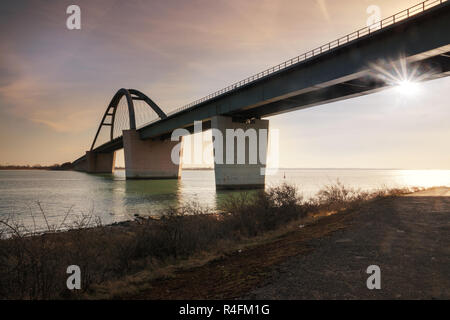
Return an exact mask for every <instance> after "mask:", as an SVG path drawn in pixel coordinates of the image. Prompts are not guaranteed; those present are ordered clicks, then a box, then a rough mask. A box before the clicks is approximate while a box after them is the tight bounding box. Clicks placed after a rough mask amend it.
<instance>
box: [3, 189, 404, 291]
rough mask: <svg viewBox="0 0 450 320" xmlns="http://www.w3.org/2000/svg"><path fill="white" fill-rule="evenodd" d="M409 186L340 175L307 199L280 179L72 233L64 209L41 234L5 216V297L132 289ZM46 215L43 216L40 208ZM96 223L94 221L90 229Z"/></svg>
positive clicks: (82, 222)
mask: <svg viewBox="0 0 450 320" xmlns="http://www.w3.org/2000/svg"><path fill="white" fill-rule="evenodd" d="M410 191H411V190H407V189H396V190H387V189H383V190H380V191H378V192H374V193H367V192H361V191H357V190H353V189H350V188H347V187H345V186H344V185H342V184H341V183H340V182H339V181H338V182H337V183H336V184H335V185H332V186H327V187H325V188H324V189H322V190H321V191H320V192H319V193H318V195H317V197H316V198H314V199H313V200H308V201H304V200H303V199H302V197H301V196H300V195H299V192H298V190H297V189H296V188H295V187H293V186H290V185H286V184H283V185H281V186H279V187H275V188H271V189H269V190H266V191H261V192H257V193H241V194H239V195H238V196H230V197H229V198H228V199H227V200H226V201H225V202H224V203H223V205H222V207H221V208H219V209H220V210H218V212H219V213H218V212H210V211H209V210H207V209H204V208H202V207H200V206H198V205H195V204H191V205H187V206H182V207H176V208H175V207H172V208H168V209H167V211H166V212H165V214H164V215H163V216H162V217H161V218H160V219H150V218H149V219H140V220H139V221H136V222H133V223H127V224H126V225H122V226H99V224H100V223H99V222H98V221H95V220H93V219H92V218H91V217H89V216H84V217H82V218H81V219H79V220H78V221H77V222H76V223H72V225H71V226H67V225H66V226H65V227H66V228H67V227H69V229H70V230H69V231H67V232H57V231H58V228H61V227H62V226H63V224H64V221H66V219H67V216H68V215H69V213H67V215H66V217H65V218H64V221H63V223H62V224H60V225H59V226H50V225H47V227H48V230H47V232H46V233H43V234H40V233H38V232H36V231H35V230H34V231H30V230H27V229H25V228H24V226H23V225H17V224H14V223H13V222H11V221H8V220H6V221H0V224H1V225H2V226H3V227H2V228H1V229H0V236H1V235H3V236H4V235H5V234H8V237H7V238H6V239H3V240H1V241H0V298H3V299H67V298H75V299H76V298H80V297H85V296H86V294H89V293H90V292H92V290H93V288H96V292H97V293H96V294H97V296H98V297H111V292H112V291H114V287H117V286H118V285H119V286H120V287H122V288H123V287H124V286H127V287H128V289H129V290H133V287H135V286H136V285H137V283H142V282H143V281H144V280H148V279H153V278H155V277H164V276H167V275H168V273H170V270H171V268H170V267H169V266H174V265H177V264H179V263H180V261H184V263H185V265H186V262H188V263H190V264H191V265H199V264H202V263H204V262H205V261H208V260H211V259H213V258H217V257H218V256H220V254H221V252H222V253H223V252H226V251H233V250H236V249H237V248H239V247H241V246H243V245H245V246H250V245H251V244H252V241H253V243H254V242H255V241H256V240H257V241H264V239H265V237H266V236H267V235H268V234H269V235H276V234H277V232H278V233H280V232H281V231H283V230H287V229H289V228H290V227H292V226H293V225H295V224H296V223H298V221H303V220H304V219H306V218H307V217H310V216H311V215H317V214H320V213H321V212H329V211H339V210H344V209H348V208H354V207H357V206H359V205H361V204H363V203H366V202H367V201H372V200H374V199H378V198H381V197H387V196H392V195H397V194H400V193H407V192H410ZM69 212H70V210H69ZM41 214H43V215H44V217H45V214H44V212H43V210H42V211H41ZM93 225H94V226H97V227H94V228H88V227H92V226H93ZM280 230H281V231H280ZM230 248H232V249H230ZM74 264H75V265H78V266H79V267H80V269H81V275H82V290H80V291H69V290H68V289H67V288H66V279H67V277H68V275H67V274H66V268H67V267H68V266H69V265H74ZM162 270H165V271H162ZM120 279H121V280H120ZM113 280H114V281H115V282H114V281H113ZM119 280H120V281H119ZM106 282H109V283H113V282H114V283H115V284H114V285H110V286H109V287H108V286H107V285H106V286H103V290H106V289H105V288H108V289H107V290H106V291H108V292H109V293H107V292H106V291H105V292H103V295H102V292H101V290H100V291H99V289H98V284H105V283H106Z"/></svg>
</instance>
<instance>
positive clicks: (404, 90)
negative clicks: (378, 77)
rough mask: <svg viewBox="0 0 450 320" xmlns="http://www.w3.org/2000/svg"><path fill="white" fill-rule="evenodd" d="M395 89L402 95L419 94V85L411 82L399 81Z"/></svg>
mask: <svg viewBox="0 0 450 320" xmlns="http://www.w3.org/2000/svg"><path fill="white" fill-rule="evenodd" d="M395 89H396V90H397V92H399V93H401V94H403V95H415V94H417V93H418V92H419V89H420V86H419V83H417V82H414V81H411V80H401V81H399V82H398V83H397V84H396V87H395Z"/></svg>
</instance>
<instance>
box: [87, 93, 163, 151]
mask: <svg viewBox="0 0 450 320" xmlns="http://www.w3.org/2000/svg"><path fill="white" fill-rule="evenodd" d="M124 96H125V97H126V99H127V105H128V116H129V119H130V129H136V116H135V111H134V103H133V100H142V101H145V102H146V103H147V105H148V106H149V107H150V108H152V109H153V111H155V112H156V114H157V115H158V116H159V118H160V119H165V118H167V115H166V114H165V113H164V112H163V111H162V110H161V108H160V107H158V105H157V104H156V103H155V102H154V101H153V100H152V99H150V98H149V97H147V96H146V95H145V94H143V93H142V92H140V91H138V90H136V89H124V88H122V89H120V90H118V91H117V92H116V94H115V95H114V96H113V98H112V99H111V102H110V103H109V105H108V108H106V111H105V113H104V114H103V117H102V121H101V122H100V125H99V126H98V129H97V133H96V134H95V138H94V141H93V142H92V145H91V149H90V150H91V151H92V149H94V146H95V142H96V141H97V138H98V135H99V134H100V130H101V129H102V127H103V126H109V127H111V131H110V140H113V138H114V136H113V135H114V124H115V119H116V111H117V106H118V105H119V102H120V99H122V97H124ZM107 117H111V118H110V122H107Z"/></svg>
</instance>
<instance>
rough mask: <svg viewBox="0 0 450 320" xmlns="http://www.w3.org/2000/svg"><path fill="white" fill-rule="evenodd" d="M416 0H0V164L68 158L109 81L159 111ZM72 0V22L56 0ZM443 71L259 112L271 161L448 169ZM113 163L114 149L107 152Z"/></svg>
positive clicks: (76, 151) (449, 131) (103, 103)
mask: <svg viewBox="0 0 450 320" xmlns="http://www.w3.org/2000/svg"><path fill="white" fill-rule="evenodd" d="M417 2H418V0H398V1H391V0H340V1H335V0H296V1H292V0H289V1H288V0H277V1H275V0H251V1H248V0H219V1H208V0H204V1H203V0H198V1H187V0H183V1H171V0H165V1H150V0H128V1H118V0H117V1H116V0H104V1H103V0H96V1H78V0H71V1H62V0H61V1H46V0H41V1H25V0H22V1H10V0H8V1H1V3H0V39H1V41H0V150H1V151H0V164H21V165H24V164H29V165H33V164H38V163H39V164H42V165H48V164H53V163H62V162H66V161H72V160H74V159H76V158H78V157H79V156H81V155H82V154H84V152H85V151H86V150H88V149H89V147H90V144H91V143H92V140H93V137H94V135H95V132H96V130H97V126H98V124H99V122H100V120H101V117H102V115H103V113H104V111H105V109H106V107H107V105H108V103H109V101H110V99H111V97H112V96H113V94H114V93H115V92H116V91H117V90H118V89H119V88H122V87H125V88H135V89H138V90H140V91H142V92H144V93H146V94H147V95H148V96H150V97H151V98H152V99H153V100H154V101H155V102H156V103H157V104H158V105H159V106H160V107H161V108H162V109H163V110H165V111H166V112H168V111H170V110H173V109H175V108H177V107H180V106H182V105H184V104H187V103H189V102H191V101H194V100H196V99H198V98H201V97H203V96H205V95H207V94H209V93H211V92H214V91H216V90H218V89H221V88H223V87H225V86H228V85H229V84H231V83H234V82H236V81H238V80H241V79H243V78H245V77H247V76H250V75H252V74H254V73H257V72H259V71H262V70H264V69H266V68H268V67H270V66H272V65H276V64H278V63H280V62H282V61H284V60H287V59H289V58H292V57H294V56H297V55H299V54H301V53H303V52H305V51H309V50H310V49H313V48H315V47H317V46H319V45H322V44H325V43H327V42H329V41H331V40H334V39H336V38H338V37H340V36H343V35H345V34H347V33H350V32H353V31H355V30H357V29H359V28H361V27H364V26H365V25H366V22H367V19H368V18H369V16H370V14H369V13H368V11H367V9H368V8H369V7H370V6H372V5H376V6H378V7H379V8H380V10H381V16H382V17H387V16H390V15H392V14H394V13H396V12H398V11H401V10H403V9H406V8H407V7H409V6H411V5H414V4H416V3H417ZM71 4H76V5H78V6H79V7H80V8H81V29H80V30H69V29H67V27H66V20H67V18H68V16H69V15H68V14H66V8H67V7H68V6H69V5H71ZM449 86H450V78H444V79H439V80H433V81H430V82H426V83H420V84H418V85H417V88H416V89H415V90H413V91H414V92H407V93H405V92H400V91H399V90H397V89H395V88H394V89H389V90H386V91H382V92H379V93H376V94H372V95H368V96H363V97H359V98H354V99H351V100H345V101H341V102H336V103H331V104H326V105H321V106H318V107H314V108H310V109H306V110H300V111H295V112H291V113H287V114H283V115H278V116H274V117H270V118H269V120H270V128H277V129H279V132H280V157H279V165H280V166H281V167H303V168H318V167H322V168H323V167H326V168H330V167H331V168H405V169H450V148H448V141H449V140H450V127H449V120H450V108H449V107H448V97H447V91H448V88H449ZM118 160H119V161H118V165H120V164H121V163H123V154H119V155H118Z"/></svg>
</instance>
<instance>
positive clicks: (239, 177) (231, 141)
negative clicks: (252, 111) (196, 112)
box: [211, 116, 269, 190]
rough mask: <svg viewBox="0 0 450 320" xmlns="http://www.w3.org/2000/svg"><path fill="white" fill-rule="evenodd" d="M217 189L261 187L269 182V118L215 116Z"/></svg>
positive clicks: (213, 124)
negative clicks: (248, 120) (266, 179)
mask: <svg viewBox="0 0 450 320" xmlns="http://www.w3.org/2000/svg"><path fill="white" fill-rule="evenodd" d="M211 128H212V130H213V132H212V135H213V139H214V156H215V160H214V171H215V172H214V174H215V178H216V189H219V190H220V189H229V190H233V189H258V188H264V185H265V174H264V173H265V167H266V158H267V139H268V132H269V121H268V120H258V119H255V120H252V121H250V122H243V121H234V120H233V119H232V118H231V117H224V116H215V117H213V118H212V119H211Z"/></svg>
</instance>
